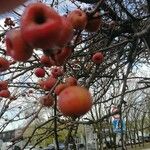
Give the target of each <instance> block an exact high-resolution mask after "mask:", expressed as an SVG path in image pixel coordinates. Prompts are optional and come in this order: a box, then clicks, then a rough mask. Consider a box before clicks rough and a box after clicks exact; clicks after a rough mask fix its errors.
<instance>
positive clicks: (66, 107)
mask: <svg viewBox="0 0 150 150" xmlns="http://www.w3.org/2000/svg"><path fill="white" fill-rule="evenodd" d="M54 92H55V94H56V95H57V96H58V100H57V105H58V109H59V110H60V112H61V113H62V114H63V115H64V116H68V117H72V118H77V117H80V116H83V115H84V114H86V113H87V112H88V111H89V110H90V109H91V107H92V97H91V95H90V93H89V91H88V90H87V89H85V88H83V87H81V86H78V85H77V80H76V79H75V78H74V77H68V78H67V79H66V80H65V83H60V84H59V85H57V86H56V87H55V90H54ZM40 102H41V104H42V105H43V106H46V107H51V106H52V105H53V104H54V99H53V97H52V96H51V95H50V94H47V95H45V96H42V97H41V100H40Z"/></svg>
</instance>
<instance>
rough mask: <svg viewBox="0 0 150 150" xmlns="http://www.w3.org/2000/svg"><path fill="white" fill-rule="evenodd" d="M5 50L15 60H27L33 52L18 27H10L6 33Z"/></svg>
mask: <svg viewBox="0 0 150 150" xmlns="http://www.w3.org/2000/svg"><path fill="white" fill-rule="evenodd" d="M6 50H7V54H8V55H10V56H11V57H12V58H13V59H14V60H16V61H22V62H25V61H27V60H28V59H29V58H30V57H31V56H32V53H33V49H32V48H31V47H29V46H28V45H27V43H26V42H25V41H24V39H23V37H22V34H21V31H20V30H19V29H12V30H10V31H8V32H7V33H6Z"/></svg>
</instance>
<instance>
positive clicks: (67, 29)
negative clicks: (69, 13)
mask: <svg viewBox="0 0 150 150" xmlns="http://www.w3.org/2000/svg"><path fill="white" fill-rule="evenodd" d="M72 37H73V27H72V24H71V22H70V21H69V20H68V19H67V18H66V17H64V16H60V15H59V14H58V13H57V12H56V11H55V10H54V9H53V8H51V7H48V6H47V5H45V4H43V3H33V4H30V5H28V6H27V8H26V9H25V11H24V13H23V15H22V18H21V22H20V28H18V29H12V30H10V31H8V32H7V33H6V47H7V54H8V55H10V56H11V57H12V58H13V59H14V60H16V61H23V62H25V61H27V60H28V59H29V58H30V57H31V56H32V53H33V49H34V48H41V49H42V50H43V52H44V54H46V55H54V54H56V53H58V52H59V53H60V55H62V54H61V53H62V52H61V49H62V48H63V47H65V46H66V45H67V44H68V43H69V42H70V41H71V39H72Z"/></svg>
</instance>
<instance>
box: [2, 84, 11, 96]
mask: <svg viewBox="0 0 150 150" xmlns="http://www.w3.org/2000/svg"><path fill="white" fill-rule="evenodd" d="M0 97H4V98H9V97H10V92H9V90H8V82H7V81H0Z"/></svg>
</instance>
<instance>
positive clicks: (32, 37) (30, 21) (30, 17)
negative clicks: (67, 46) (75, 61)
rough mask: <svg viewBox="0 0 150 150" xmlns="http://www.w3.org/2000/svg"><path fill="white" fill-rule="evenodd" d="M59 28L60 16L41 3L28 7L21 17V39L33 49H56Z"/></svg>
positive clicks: (60, 25) (60, 24)
mask: <svg viewBox="0 0 150 150" xmlns="http://www.w3.org/2000/svg"><path fill="white" fill-rule="evenodd" d="M61 28H62V21H61V17H60V15H59V14H58V13H57V12H56V11H55V10H54V9H53V8H52V7H48V6H47V5H45V4H43V3H32V4H30V5H28V6H27V8H26V9H25V11H24V13H23V15H22V19H21V30H22V34H23V37H24V39H25V41H26V42H27V43H28V44H30V45H31V46H32V47H34V48H43V49H51V48H52V49H53V48H56V47H57V44H56V41H58V38H59V35H60V32H61Z"/></svg>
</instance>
